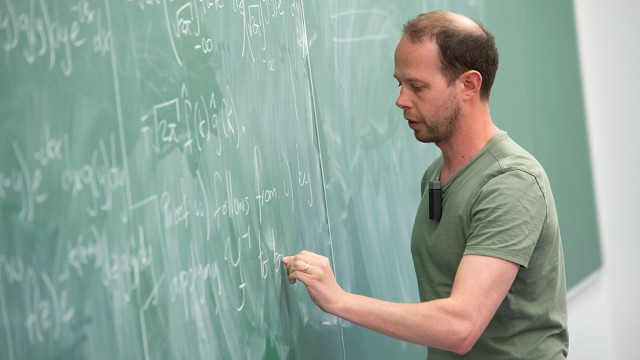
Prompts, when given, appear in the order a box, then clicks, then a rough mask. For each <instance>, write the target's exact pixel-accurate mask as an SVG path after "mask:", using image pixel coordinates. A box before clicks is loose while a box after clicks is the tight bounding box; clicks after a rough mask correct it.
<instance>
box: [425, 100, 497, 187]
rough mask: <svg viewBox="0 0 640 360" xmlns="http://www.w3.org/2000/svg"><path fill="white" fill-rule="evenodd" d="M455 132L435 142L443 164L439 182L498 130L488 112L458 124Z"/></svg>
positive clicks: (469, 158)
mask: <svg viewBox="0 0 640 360" xmlns="http://www.w3.org/2000/svg"><path fill="white" fill-rule="evenodd" d="M459 125H460V126H459V128H458V130H457V132H456V133H455V134H454V135H453V137H452V138H451V139H449V140H447V141H446V142H442V143H438V144H436V145H437V146H438V147H439V148H440V150H441V151H442V158H443V164H442V169H441V170H440V182H445V181H446V180H447V179H448V178H449V177H450V176H451V175H453V174H455V173H456V172H457V171H458V170H460V169H461V168H462V167H463V166H464V165H466V164H467V163H468V162H469V160H471V159H472V158H473V157H474V156H475V155H476V154H477V153H478V152H479V151H480V150H482V148H483V147H484V146H485V145H486V144H487V142H489V140H490V139H491V138H492V137H493V136H494V135H496V134H498V133H499V132H500V129H498V128H497V127H496V126H495V125H494V124H493V122H492V121H491V116H490V115H489V113H488V110H487V111H486V113H484V114H483V116H481V117H480V118H477V119H472V120H470V121H469V120H467V121H466V123H461V124H459Z"/></svg>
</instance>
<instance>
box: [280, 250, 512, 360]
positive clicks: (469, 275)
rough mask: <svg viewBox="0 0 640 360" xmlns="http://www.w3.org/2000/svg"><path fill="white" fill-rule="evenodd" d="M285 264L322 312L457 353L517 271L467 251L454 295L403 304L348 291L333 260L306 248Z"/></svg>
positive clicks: (486, 320)
mask: <svg viewBox="0 0 640 360" xmlns="http://www.w3.org/2000/svg"><path fill="white" fill-rule="evenodd" d="M283 262H284V263H285V264H286V266H287V271H288V272H289V279H290V280H291V281H292V282H294V281H296V280H299V281H301V282H303V283H304V284H305V285H306V287H307V290H308V291H309V295H310V296H311V299H312V300H313V302H314V303H315V304H316V305H318V306H319V307H320V308H321V309H322V310H324V311H326V312H328V313H331V314H334V315H336V316H339V317H341V318H343V319H346V320H349V321H351V322H353V323H355V324H357V325H360V326H363V327H366V328H368V329H371V330H374V331H377V332H379V333H382V334H385V335H388V336H391V337H394V338H397V339H400V340H404V341H408V342H412V343H416V344H422V345H426V346H431V347H436V348H440V349H444V350H448V351H453V352H456V353H459V354H465V353H467V352H469V350H471V348H472V347H473V345H474V344H475V343H476V341H477V340H478V338H479V337H480V335H481V334H482V333H483V332H484V329H485V328H486V327H487V325H488V324H489V321H490V320H491V318H492V317H493V315H494V314H495V312H496V310H497V309H498V307H499V306H500V304H501V303H502V301H503V300H504V298H505V296H506V294H507V292H508V291H509V289H510V288H511V284H512V283H513V280H514V279H515V277H516V274H517V273H518V270H519V265H517V264H514V263H512V262H509V261H506V260H502V259H498V258H494V257H488V256H478V255H466V256H463V257H462V260H461V261H460V265H459V266H458V271H457V273H456V277H455V280H454V283H453V288H452V290H451V296H450V297H448V298H445V299H439V300H434V301H429V302H423V303H417V304H403V303H393V302H388V301H383V300H378V299H374V298H369V297H365V296H361V295H356V294H351V293H348V292H346V291H344V290H343V289H342V288H341V287H340V286H339V285H338V283H337V282H336V280H335V276H334V275H333V271H332V270H331V264H330V263H329V260H328V259H327V258H326V257H323V256H320V255H318V254H314V253H312V252H308V251H302V252H301V253H299V254H297V255H295V256H288V257H285V258H284V259H283ZM307 264H309V266H308V267H307ZM305 268H306V271H303V270H304V269H305Z"/></svg>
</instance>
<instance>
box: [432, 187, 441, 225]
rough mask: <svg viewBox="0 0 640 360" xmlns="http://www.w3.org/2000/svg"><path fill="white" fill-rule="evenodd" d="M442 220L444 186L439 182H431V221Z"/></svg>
mask: <svg viewBox="0 0 640 360" xmlns="http://www.w3.org/2000/svg"><path fill="white" fill-rule="evenodd" d="M441 218H442V186H441V185H440V182H439V181H429V219H431V220H440V219H441Z"/></svg>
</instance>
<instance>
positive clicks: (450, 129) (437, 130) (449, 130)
mask: <svg viewBox="0 0 640 360" xmlns="http://www.w3.org/2000/svg"><path fill="white" fill-rule="evenodd" d="M447 107H448V108H449V111H447V113H446V114H445V115H444V116H442V117H441V118H440V119H434V118H431V119H426V121H425V122H424V125H425V130H424V131H423V132H422V133H421V132H418V131H416V132H415V137H416V139H417V140H418V141H420V142H423V143H435V144H440V143H443V142H446V141H448V140H450V139H451V138H452V137H453V135H454V134H455V133H456V130H457V128H458V123H459V122H460V106H459V105H458V104H457V103H456V102H455V99H451V100H450V101H449V106H447Z"/></svg>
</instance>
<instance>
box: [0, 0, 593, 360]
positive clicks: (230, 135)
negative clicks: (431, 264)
mask: <svg viewBox="0 0 640 360" xmlns="http://www.w3.org/2000/svg"><path fill="white" fill-rule="evenodd" d="M436 8H445V9H449V10H454V11H458V12H461V13H464V14H467V15H470V16H471V17H473V18H476V19H478V20H480V21H481V22H483V23H485V24H486V25H487V27H488V28H489V29H490V30H492V31H493V32H494V34H495V35H496V38H497V41H498V46H499V49H500V52H501V60H502V65H501V69H500V71H499V75H498V79H497V81H496V85H495V90H494V93H493V94H492V109H493V110H494V111H493V116H494V120H495V121H496V122H497V123H498V125H499V126H500V127H501V128H503V129H504V130H506V131H508V132H509V133H510V134H511V135H512V136H513V137H514V138H515V139H516V140H518V141H519V142H521V143H522V144H523V145H524V146H525V147H527V148H528V149H529V150H531V151H532V152H533V153H534V154H536V155H537V156H538V157H539V158H540V160H541V162H542V163H543V165H545V167H546V168H547V170H548V172H549V175H550V178H551V181H552V185H553V186H554V191H555V196H556V200H557V202H558V208H559V213H560V217H561V221H562V226H563V228H562V232H563V240H564V243H565V253H566V258H567V267H568V277H569V283H570V285H572V286H573V285H575V284H576V283H578V282H579V281H581V280H582V279H584V278H585V277H586V276H588V275H589V274H590V273H591V272H593V271H594V270H595V269H597V268H598V267H599V266H600V254H599V246H598V237H597V227H596V224H595V205H594V201H593V195H592V190H591V186H592V184H591V178H590V167H589V158H588V144H587V141H586V135H585V134H586V130H585V121H584V112H583V104H582V97H581V90H580V76H579V68H578V61H577V50H576V41H575V33H574V30H573V24H574V23H573V12H572V8H571V2H570V1H568V0H563V1H543V2H536V3H535V4H530V3H529V2H526V1H517V2H510V3H509V4H505V3H504V2H498V1H488V0H487V1H464V2H463V1H422V2H407V3H403V4H397V3H393V2H389V1H381V0H363V1H358V2H353V1H341V0H327V1H301V0H68V1H67V0H41V1H18V0H5V1H3V2H1V3H0V48H1V49H0V144H1V148H0V149H1V150H2V151H0V358H2V359H8V360H15V359H25V358H28V359H85V358H91V359H200V358H208V359H211V358H213V359H263V358H265V359H376V358H404V359H411V358H415V359H420V358H424V356H425V349H424V348H423V347H420V346H417V345H412V344H407V343H404V342H401V341H396V340H393V339H390V338H385V337H383V336H381V335H377V334H375V333H373V332H371V331H368V330H365V329H362V328H359V327H356V326H354V325H352V324H350V323H348V322H345V321H341V320H340V319H337V318H336V317H334V316H330V315H328V314H325V313H323V312H322V311H320V310H319V309H317V308H316V307H315V306H314V305H313V303H312V302H311V301H310V299H309V297H308V295H307V294H306V291H305V289H304V287H303V286H302V285H300V284H298V285H294V286H291V285H290V284H289V283H288V281H287V278H286V275H285V273H284V268H283V267H282V265H281V264H280V260H281V258H282V256H283V255H285V254H292V253H295V252H298V251H299V250H301V249H309V250H312V251H315V252H318V253H321V254H324V255H327V256H329V258H330V259H331V260H332V261H333V264H334V267H335V272H336V276H337V278H338V280H339V282H340V283H341V284H342V285H343V287H345V289H347V290H349V291H354V292H358V293H360V294H364V295H370V296H375V297H378V298H383V299H387V300H393V301H403V302H414V301H417V300H418V296H417V290H416V285H415V275H414V274H413V266H412V263H411V257H410V253H409V234H410V231H411V226H412V222H413V217H414V211H415V209H416V207H417V204H418V201H419V181H420V177H421V175H422V173H423V171H424V169H425V168H426V166H427V165H428V164H429V163H430V162H431V161H432V160H433V159H434V158H435V157H436V156H437V155H438V150H437V148H435V147H434V146H433V145H425V144H419V143H417V142H416V141H415V139H414V138H413V135H412V133H411V132H410V131H409V130H408V129H407V128H406V123H405V122H404V121H403V119H402V114H401V113H400V111H398V110H397V109H396V108H395V105H394V102H395V97H396V96H397V88H396V83H395V81H394V79H393V77H392V74H393V51H394V48H395V45H396V43H397V40H398V39H399V36H400V31H401V26H402V24H403V23H404V22H405V21H406V20H407V19H409V18H411V17H413V16H415V15H416V14H417V13H419V12H423V11H428V10H433V9H436ZM542 20H544V21H542Z"/></svg>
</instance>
